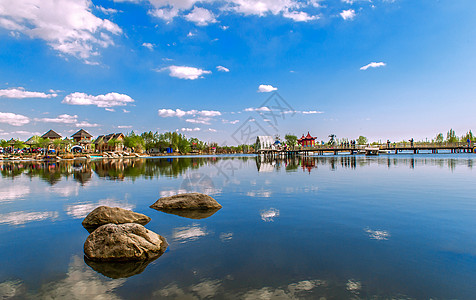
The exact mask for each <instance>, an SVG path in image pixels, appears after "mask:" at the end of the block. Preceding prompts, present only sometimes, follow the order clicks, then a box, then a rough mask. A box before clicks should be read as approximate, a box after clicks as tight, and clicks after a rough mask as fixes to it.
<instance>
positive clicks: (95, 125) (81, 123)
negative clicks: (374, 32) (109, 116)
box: [75, 121, 101, 128]
mask: <svg viewBox="0 0 476 300" xmlns="http://www.w3.org/2000/svg"><path fill="white" fill-rule="evenodd" d="M75 126H76V127H90V128H93V127H99V126H101V125H99V124H96V123H89V122H87V121H82V122H79V123H76V125H75Z"/></svg>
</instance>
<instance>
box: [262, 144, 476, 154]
mask: <svg viewBox="0 0 476 300" xmlns="http://www.w3.org/2000/svg"><path fill="white" fill-rule="evenodd" d="M473 147H474V146H471V145H469V144H468V143H441V144H432V143H414V144H410V143H398V144H388V145H377V146H372V148H377V149H379V151H381V152H387V153H395V154H398V153H402V152H404V151H405V152H413V153H414V154H417V153H420V151H431V153H438V152H439V151H443V150H444V151H450V152H451V153H474V152H476V147H474V148H473ZM365 148H367V146H362V145H356V146H328V145H322V146H321V145H319V146H314V147H305V148H295V149H286V150H285V149H261V150H258V151H257V154H264V155H269V156H277V157H280V156H281V157H282V156H284V157H288V156H295V155H305V156H307V155H311V154H317V155H323V154H324V153H333V154H334V155H337V154H339V153H349V154H357V153H365Z"/></svg>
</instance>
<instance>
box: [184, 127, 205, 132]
mask: <svg viewBox="0 0 476 300" xmlns="http://www.w3.org/2000/svg"><path fill="white" fill-rule="evenodd" d="M181 130H182V131H183V132H193V131H200V130H201V129H200V128H198V127H195V128H182V129H181Z"/></svg>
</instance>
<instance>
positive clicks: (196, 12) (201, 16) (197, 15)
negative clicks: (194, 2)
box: [185, 6, 217, 26]
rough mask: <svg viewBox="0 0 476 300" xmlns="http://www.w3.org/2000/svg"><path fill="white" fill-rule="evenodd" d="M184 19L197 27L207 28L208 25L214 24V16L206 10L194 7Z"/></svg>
mask: <svg viewBox="0 0 476 300" xmlns="http://www.w3.org/2000/svg"><path fill="white" fill-rule="evenodd" d="M185 19H186V20H188V21H190V22H193V23H195V24H197V25H198V26H207V25H208V24H210V23H216V22H217V20H216V19H215V15H214V14H213V13H212V12H210V11H209V10H208V9H205V8H202V7H197V6H195V7H194V8H193V10H192V11H191V12H190V13H189V14H188V15H185Z"/></svg>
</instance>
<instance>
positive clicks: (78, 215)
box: [65, 198, 136, 219]
mask: <svg viewBox="0 0 476 300" xmlns="http://www.w3.org/2000/svg"><path fill="white" fill-rule="evenodd" d="M99 206H110V207H120V208H123V209H128V210H133V209H134V208H135V207H136V206H135V205H134V204H130V203H127V200H116V199H114V198H107V199H101V200H99V201H98V202H97V203H88V202H86V203H85V202H83V203H77V204H73V205H67V206H66V207H65V211H66V214H67V215H69V216H71V217H72V218H73V219H82V218H85V217H86V216H87V215H88V214H89V213H90V212H91V211H93V210H94V209H95V208H96V207H99Z"/></svg>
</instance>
